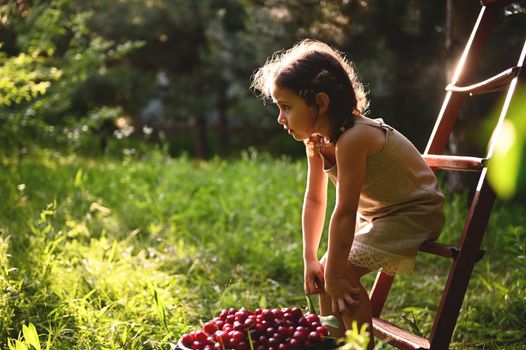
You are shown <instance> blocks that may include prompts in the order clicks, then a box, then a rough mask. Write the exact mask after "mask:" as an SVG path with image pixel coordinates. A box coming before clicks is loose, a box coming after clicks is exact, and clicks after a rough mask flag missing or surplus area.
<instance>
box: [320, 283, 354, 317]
mask: <svg viewBox="0 0 526 350" xmlns="http://www.w3.org/2000/svg"><path fill="white" fill-rule="evenodd" d="M325 291H326V292H327V294H329V295H330V296H331V299H332V310H333V311H334V312H335V313H337V312H341V313H343V312H347V313H348V312H352V311H353V310H354V309H355V308H356V307H357V306H358V294H359V293H360V288H358V287H355V286H353V285H352V284H351V283H350V282H349V280H348V279H347V278H345V276H343V275H342V276H333V277H329V276H326V277H325Z"/></svg>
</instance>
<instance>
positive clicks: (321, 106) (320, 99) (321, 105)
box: [316, 92, 330, 115]
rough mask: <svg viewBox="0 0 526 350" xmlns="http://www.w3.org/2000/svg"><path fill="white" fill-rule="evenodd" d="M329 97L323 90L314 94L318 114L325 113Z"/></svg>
mask: <svg viewBox="0 0 526 350" xmlns="http://www.w3.org/2000/svg"><path fill="white" fill-rule="evenodd" d="M329 104H330V99H329V95H327V94H326V93H325V92H318V93H317V94H316V106H317V107H318V114H322V115H323V114H325V113H327V110H328V109H329Z"/></svg>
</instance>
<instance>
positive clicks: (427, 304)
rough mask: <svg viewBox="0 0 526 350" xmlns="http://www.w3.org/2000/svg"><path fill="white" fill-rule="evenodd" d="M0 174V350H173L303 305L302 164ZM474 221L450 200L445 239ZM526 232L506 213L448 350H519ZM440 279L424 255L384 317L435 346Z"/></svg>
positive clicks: (54, 161)
mask: <svg viewBox="0 0 526 350" xmlns="http://www.w3.org/2000/svg"><path fill="white" fill-rule="evenodd" d="M0 167H1V169H0V170H1V171H0V181H1V182H2V183H3V185H2V187H0V188H1V191H2V193H1V197H2V198H3V199H4V200H3V201H2V202H0V231H1V232H0V233H1V236H0V237H1V240H0V261H1V263H2V274H1V275H0V283H1V288H2V291H3V292H2V294H1V296H0V309H1V310H2V312H1V313H0V315H1V316H0V317H1V318H0V339H2V341H1V345H0V347H5V346H6V339H7V338H8V337H11V338H17V337H18V332H20V331H21V328H22V325H23V324H28V323H29V322H31V323H33V324H34V325H35V326H36V329H37V331H38V333H39V334H40V339H41V342H42V343H45V342H46V341H48V339H49V342H50V344H51V348H52V349H72V348H75V349H117V348H126V349H165V348H167V347H168V346H169V343H170V342H175V341H176V339H178V337H179V336H180V335H181V334H182V333H183V332H185V331H188V330H190V329H194V328H196V327H199V325H200V322H204V321H206V320H208V319H210V318H212V317H213V316H214V315H215V314H216V313H217V312H218V311H219V310H220V309H222V308H227V307H230V306H233V307H241V306H245V307H251V308H255V307H281V306H292V305H294V306H301V307H305V306H306V302H305V298H304V296H303V281H302V275H303V274H302V271H303V266H302V259H301V224H300V211H301V210H300V208H301V202H302V193H303V187H304V178H305V176H306V170H305V164H304V161H291V160H290V159H287V158H284V159H273V158H271V157H269V156H264V155H259V154H257V153H256V152H255V151H253V152H246V153H243V155H242V157H241V158H240V159H238V160H229V161H226V160H221V159H218V158H216V159H213V160H211V161H207V162H201V161H193V160H190V159H188V158H184V157H182V158H178V159H173V158H170V157H168V156H165V155H163V154H162V153H160V152H152V153H151V154H150V155H149V156H148V157H145V158H143V159H134V158H126V159H124V160H122V161H117V160H111V159H103V158H96V159H89V158H79V157H69V156H62V155H59V154H57V153H53V152H42V153H39V154H38V156H31V157H23V158H21V159H17V158H3V159H2V161H1V163H0ZM330 195H331V197H333V196H334V193H333V191H332V190H331V192H330ZM330 209H331V208H328V210H330ZM466 210H467V208H466V198H465V196H460V195H456V196H453V195H451V194H448V202H447V207H446V211H447V224H446V227H445V229H444V232H443V233H442V236H441V241H443V242H451V243H452V242H455V241H456V239H458V236H459V234H460V231H461V229H462V225H463V222H464V221H463V220H464V218H463V215H464V214H465V212H466ZM525 228H526V219H525V216H524V207H523V205H522V204H520V203H518V202H517V203H515V202H497V205H496V208H495V210H494V212H493V215H492V217H491V221H490V225H489V228H488V230H487V233H486V235H485V239H484V244H483V248H484V249H486V251H487V253H486V256H485V258H484V259H483V260H482V261H481V262H480V263H479V264H478V265H477V266H476V268H475V271H474V273H473V278H472V280H471V283H470V287H469V289H468V293H467V295H466V299H465V301H464V306H463V308H462V311H461V314H460V318H459V321H458V326H457V329H456V331H455V333H454V339H453V343H452V349H480V348H484V349H501V348H506V349H521V348H522V349H524V340H525V337H526V333H525V330H524V319H525V317H526V301H525V300H526V288H525V287H526V286H525V281H526V276H525V274H526V271H525V269H524V259H525V256H526V244H525V242H526V229H525ZM323 246H325V240H323ZM320 253H322V251H321V250H320ZM447 268H448V262H447V261H445V259H438V258H435V257H432V256H428V255H419V257H418V259H417V266H416V270H415V273H414V274H412V275H410V276H405V277H400V278H397V279H396V280H395V285H394V288H393V290H392V292H391V294H390V297H389V299H388V302H387V304H386V305H387V306H386V309H385V311H384V314H385V316H386V317H388V318H389V319H390V320H391V321H393V322H395V323H398V324H399V325H402V326H404V327H406V328H408V329H413V330H415V331H416V332H417V333H420V334H423V335H424V336H425V335H427V334H428V332H429V331H430V327H431V325H432V320H433V316H434V310H436V306H437V304H438V301H439V298H440V292H441V290H442V288H443V285H444V283H445V277H446V276H447ZM373 277H374V276H372V275H371V276H369V277H368V279H367V283H368V285H369V286H370V284H371V282H372V279H373ZM384 348H386V349H387V348H389V347H388V346H387V345H384Z"/></svg>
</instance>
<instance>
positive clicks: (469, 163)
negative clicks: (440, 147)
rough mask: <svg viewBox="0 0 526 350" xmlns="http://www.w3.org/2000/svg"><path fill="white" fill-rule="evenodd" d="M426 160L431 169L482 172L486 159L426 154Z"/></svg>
mask: <svg viewBox="0 0 526 350" xmlns="http://www.w3.org/2000/svg"><path fill="white" fill-rule="evenodd" d="M422 157H424V160H425V161H426V162H427V164H428V165H429V166H430V167H431V168H435V169H443V170H457V171H480V170H481V169H482V168H483V167H484V166H485V165H486V162H487V159H486V158H477V157H464V156H447V155H438V154H424V155H422Z"/></svg>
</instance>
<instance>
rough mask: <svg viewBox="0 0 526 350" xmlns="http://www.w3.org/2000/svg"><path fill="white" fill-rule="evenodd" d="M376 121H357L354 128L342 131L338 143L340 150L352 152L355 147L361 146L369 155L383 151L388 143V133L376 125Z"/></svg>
mask: <svg viewBox="0 0 526 350" xmlns="http://www.w3.org/2000/svg"><path fill="white" fill-rule="evenodd" d="M369 120H370V119H369ZM374 123H375V122H374V121H372V120H371V122H368V121H367V122H360V123H355V125H354V126H353V127H352V128H349V129H346V130H345V131H344V132H342V134H341V135H340V138H339V139H338V142H337V143H336V146H337V148H338V151H339V152H352V151H353V149H355V148H360V149H361V150H362V151H364V152H366V153H367V156H371V155H374V154H377V153H379V152H381V151H382V150H383V148H384V146H385V143H386V133H385V132H384V131H383V130H382V129H381V128H378V127H374V125H373V124H374Z"/></svg>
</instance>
